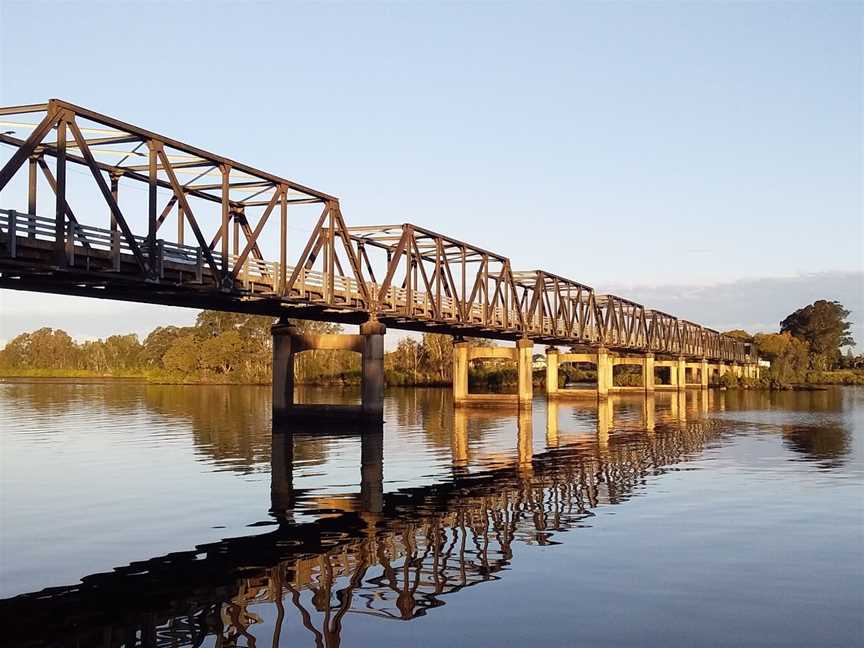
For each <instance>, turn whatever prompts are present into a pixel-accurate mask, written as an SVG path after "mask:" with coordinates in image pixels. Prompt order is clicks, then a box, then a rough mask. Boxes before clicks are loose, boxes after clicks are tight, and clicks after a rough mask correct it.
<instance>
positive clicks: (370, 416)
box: [270, 320, 386, 423]
mask: <svg viewBox="0 0 864 648" xmlns="http://www.w3.org/2000/svg"><path fill="white" fill-rule="evenodd" d="M270 332H271V334H272V336H273V420H274V421H284V420H288V419H292V418H307V419H308V418H322V419H342V420H351V421H362V422H367V423H380V422H381V421H383V418H384V334H385V333H386V329H385V327H384V326H383V325H382V324H380V323H379V322H376V321H369V322H366V323H364V324H361V325H360V334H359V335H348V334H333V335H308V334H304V333H299V332H298V331H297V329H296V327H294V326H293V325H292V324H291V323H290V322H289V321H287V320H281V321H280V322H279V323H278V324H275V325H274V326H273V327H272V328H271V329H270ZM313 350H338V351H353V352H355V353H359V354H360V357H361V363H360V364H361V369H360V371H361V388H360V391H361V394H362V397H361V404H360V405H359V406H356V405H329V404H327V405H317V404H316V405H308V404H298V403H295V402H294V357H295V356H296V355H297V354H298V353H302V352H303V351H313Z"/></svg>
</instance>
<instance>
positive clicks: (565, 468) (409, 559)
mask: <svg viewBox="0 0 864 648" xmlns="http://www.w3.org/2000/svg"><path fill="white" fill-rule="evenodd" d="M700 397H701V396H700V393H699V392H697V393H690V394H687V393H683V395H681V396H679V395H677V394H675V395H672V394H669V395H666V394H664V395H658V396H657V397H656V401H655V400H654V399H628V398H627V397H621V398H617V397H616V398H612V399H609V400H607V401H605V402H604V403H602V404H601V407H600V411H599V412H598V411H597V408H596V407H595V408H594V410H593V412H592V410H591V409H590V408H589V407H588V405H587V403H586V404H585V405H582V404H576V405H575V406H574V407H572V408H570V407H568V409H567V411H568V412H569V413H570V415H571V416H573V417H574V418H576V419H579V418H585V419H586V420H587V419H590V418H592V417H596V434H585V433H584V432H582V433H581V434H574V433H572V432H571V430H572V427H569V423H568V422H567V421H566V420H565V421H563V422H562V421H559V420H558V419H559V416H558V413H556V412H555V411H554V410H555V407H554V406H553V408H552V409H551V410H550V415H549V417H548V425H547V429H546V445H547V446H548V447H547V449H546V451H545V452H543V453H541V454H537V455H534V456H533V457H532V456H531V448H532V446H533V437H534V431H533V421H532V419H531V417H530V416H525V415H524V413H523V414H522V415H521V416H519V417H518V419H517V420H518V426H517V439H516V446H517V452H516V453H515V456H514V454H512V453H511V454H510V456H509V459H508V458H506V457H504V456H503V455H502V456H491V455H490V456H483V455H482V453H479V452H475V450H474V449H473V448H472V447H471V443H470V442H469V438H470V435H471V432H472V428H473V427H474V426H480V427H482V426H483V425H484V424H485V423H486V422H492V423H494V422H495V418H496V415H494V414H493V413H492V412H490V411H488V410H487V411H486V413H485V414H483V415H480V414H478V415H477V416H471V417H470V418H468V417H466V416H465V415H464V413H465V410H464V409H462V408H456V409H455V412H454V413H453V414H452V416H453V417H454V420H453V425H452V436H451V449H452V456H453V463H454V477H453V479H452V480H450V481H448V482H446V483H443V484H437V485H432V486H426V487H418V488H411V489H406V490H402V491H398V492H395V493H386V494H385V493H384V488H383V481H382V480H383V470H382V466H383V444H382V436H381V434H380V433H376V432H371V433H369V432H367V433H365V434H363V435H362V437H361V439H362V440H361V443H362V452H361V463H362V466H361V488H360V493H359V494H355V495H350V496H345V497H333V498H326V499H325V498H320V499H316V500H314V504H315V505H316V506H317V508H318V511H319V514H320V517H319V519H317V520H316V521H314V522H310V523H305V524H295V523H293V522H292V521H291V514H292V510H293V509H294V506H295V501H294V498H295V494H296V492H297V491H296V489H295V486H294V483H293V481H294V480H293V468H292V467H293V461H294V459H295V456H296V455H298V454H302V453H304V452H306V450H305V449H304V446H305V445H306V444H308V443H313V444H314V443H317V442H318V440H317V439H315V438H311V437H308V436H305V435H303V434H302V433H300V432H299V431H296V430H295V432H294V433H290V432H277V433H275V434H273V435H272V444H273V445H272V455H271V462H272V479H271V495H272V501H271V508H272V512H273V514H274V516H275V518H276V528H275V529H273V530H272V531H269V532H267V533H264V534H262V535H257V536H251V537H243V538H234V539H228V540H224V541H221V542H217V543H213V544H208V545H201V546H198V547H196V548H195V549H194V550H190V551H185V552H177V553H172V554H169V555H166V556H160V557H157V558H152V559H149V560H146V561H142V562H136V563H132V564H131V565H128V566H126V567H121V568H117V569H115V570H114V571H113V572H111V573H105V574H94V575H91V576H88V577H85V578H84V579H82V582H81V584H79V585H76V586H71V587H63V588H52V589H48V590H44V591H42V592H38V593H33V594H25V595H22V596H18V597H15V598H13V599H7V600H6V601H3V602H2V603H0V609H2V610H3V614H4V618H6V619H14V620H15V623H14V625H13V626H11V628H7V630H6V635H5V639H6V640H7V641H10V642H12V643H14V644H15V645H17V646H40V645H53V643H55V642H57V643H60V644H61V645H67V644H69V645H101V646H106V647H108V646H118V647H119V646H166V647H167V646H198V645H201V644H202V642H203V641H204V639H205V638H206V637H213V636H215V637H220V638H221V643H219V644H217V645H221V646H232V645H252V642H251V638H252V637H255V636H257V637H258V639H259V640H261V639H262V636H263V635H262V633H263V634H267V635H268V641H269V637H270V636H272V637H273V641H274V645H276V643H277V642H278V637H279V636H280V633H281V632H282V626H283V625H284V624H285V623H286V615H288V614H296V615H299V617H296V618H299V620H300V623H302V625H303V626H304V627H305V628H306V629H307V630H308V632H309V633H310V636H311V637H312V638H313V640H314V642H315V643H316V645H320V646H335V645H338V644H339V640H340V633H341V627H342V624H343V623H344V622H345V620H346V619H347V618H350V617H349V615H357V614H362V615H371V616H375V617H380V618H385V619H402V620H408V619H413V618H416V617H418V616H422V615H425V614H427V613H428V612H429V611H430V610H431V609H433V608H435V607H438V606H441V605H444V604H445V602H447V601H448V600H449V598H450V597H451V596H452V595H454V594H456V593H457V592H458V591H460V590H461V589H464V588H466V587H470V586H473V585H476V584H478V583H482V582H486V581H490V580H497V579H499V578H506V575H505V574H506V572H505V571H504V570H505V568H506V567H507V565H508V564H509V563H510V562H511V561H512V560H514V552H513V548H514V545H515V544H517V543H524V544H529V545H534V544H536V545H551V544H557V543H559V542H560V540H561V538H560V537H559V535H558V534H559V532H562V531H566V530H568V529H573V528H576V527H578V526H580V525H583V524H585V523H586V520H588V519H590V518H591V517H592V516H593V513H592V509H595V508H596V507H598V506H601V505H605V504H613V505H614V504H619V503H621V502H623V501H625V500H627V499H628V498H629V497H631V496H632V494H633V493H634V490H635V489H636V488H641V487H644V486H645V478H646V477H647V476H649V475H657V474H661V473H663V472H664V471H665V470H666V469H667V468H668V467H670V466H673V465H674V464H677V463H679V462H682V461H687V460H688V459H689V458H692V457H694V456H696V455H698V454H699V453H700V452H702V450H703V449H704V448H705V447H706V444H709V443H711V442H713V441H715V440H717V439H719V438H720V437H721V436H722V434H723V430H728V429H729V425H727V424H724V425H723V427H722V428H721V427H718V426H717V425H714V424H712V423H711V421H708V420H705V419H702V418H700V417H699V412H700V410H701V409H702V408H703V407H704V406H703V404H702V403H701V401H700V400H699V399H700ZM682 401H683V402H682ZM643 403H648V404H649V405H650V407H649V406H648V405H643ZM705 406H707V404H706V405H705ZM561 409H562V410H563V409H564V407H563V406H562V408H561ZM649 410H650V411H649ZM522 412H524V410H522ZM595 412H596V414H595ZM619 414H620V417H619ZM506 418H507V417H506V415H502V414H501V412H498V413H497V419H498V422H500V421H501V420H506ZM561 418H565V417H563V416H562V417H561ZM652 427H653V429H650V428H652ZM469 463H470V464H471V465H477V464H478V463H479V464H481V465H483V466H484V467H488V468H486V469H484V470H480V471H477V472H474V473H470V474H469V472H468V470H467V466H468V464H469ZM76 642H77V644H76Z"/></svg>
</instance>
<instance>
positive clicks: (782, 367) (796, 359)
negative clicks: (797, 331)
mask: <svg viewBox="0 0 864 648" xmlns="http://www.w3.org/2000/svg"><path fill="white" fill-rule="evenodd" d="M754 341H755V343H756V346H757V347H758V349H759V355H761V356H763V357H764V358H766V359H768V360H770V361H771V369H770V370H769V371H768V372H767V377H768V378H772V379H774V380H775V381H776V382H778V383H780V384H784V385H788V384H790V383H795V382H802V381H803V380H804V379H805V377H806V373H807V366H808V364H809V359H810V354H809V350H810V349H809V345H808V344H807V342H805V341H804V340H801V339H799V338H796V337H794V336H793V335H792V334H790V333H757V334H756V336H755V338H754Z"/></svg>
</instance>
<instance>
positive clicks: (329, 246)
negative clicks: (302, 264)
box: [324, 205, 336, 303]
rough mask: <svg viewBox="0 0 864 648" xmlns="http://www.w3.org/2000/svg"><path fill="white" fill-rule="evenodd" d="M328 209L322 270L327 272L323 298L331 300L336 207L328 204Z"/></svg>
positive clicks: (333, 288) (334, 258) (334, 262)
mask: <svg viewBox="0 0 864 648" xmlns="http://www.w3.org/2000/svg"><path fill="white" fill-rule="evenodd" d="M328 211H329V218H328V221H329V223H330V224H329V225H328V227H327V239H326V242H325V246H326V247H325V250H324V255H325V256H324V258H325V263H324V268H325V269H324V271H325V272H326V273H327V275H326V277H325V281H326V282H327V284H326V286H327V289H326V293H327V295H326V297H325V299H326V300H327V301H328V302H331V303H332V301H333V298H334V291H335V289H336V278H335V276H334V274H335V266H336V245H335V241H334V234H335V232H336V209H335V208H334V207H333V205H330V209H329V210H328Z"/></svg>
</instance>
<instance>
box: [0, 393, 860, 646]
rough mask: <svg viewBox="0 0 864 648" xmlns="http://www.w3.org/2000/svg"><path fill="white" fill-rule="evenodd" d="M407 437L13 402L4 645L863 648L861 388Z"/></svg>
mask: <svg viewBox="0 0 864 648" xmlns="http://www.w3.org/2000/svg"><path fill="white" fill-rule="evenodd" d="M301 398H302V399H303V400H305V401H306V402H348V401H352V400H356V398H357V394H356V393H353V392H351V391H350V390H332V389H305V390H303V392H302V394H301ZM385 419H386V423H385V424H384V428H383V432H380V431H378V432H376V431H371V432H370V431H362V430H356V429H350V428H345V427H344V426H341V427H340V426H336V425H333V424H326V425H325V424H318V425H310V424H304V425H292V426H290V427H286V428H284V429H280V430H277V431H276V432H275V433H274V431H273V430H272V428H271V423H270V394H269V389H268V388H266V387H241V386H237V387H233V386H232V387H224V386H212V387H210V386H208V387H204V386H159V385H147V384H141V383H135V382H122V381H108V382H98V381H94V382H63V381H56V382H50V381H29V382H28V381H20V382H15V381H8V382H5V383H2V384H0V453H2V456H0V462H2V463H0V524H2V534H0V598H2V600H0V611H2V618H3V620H4V627H3V631H2V633H0V645H8V646H16V647H19V648H21V647H25V648H26V647H30V646H34V647H35V646H54V645H62V646H67V645H68V646H105V647H108V646H166V647H167V646H173V647H179V646H212V647H216V646H220V647H228V646H255V645H257V646H268V647H269V646H304V645H308V646H327V647H330V646H336V645H343V646H412V647H417V646H442V645H450V646H462V645H472V646H533V645H543V646H574V645H586V646H588V645H590V646H742V645H747V646H756V645H758V646H807V647H815V646H843V647H846V646H856V645H864V389H861V388H842V389H841V388H833V389H828V390H825V391H814V392H774V393H769V392H736V391H725V392H724V391H717V390H711V391H706V392H700V391H698V390H696V391H689V392H687V393H686V394H680V395H679V394H677V393H670V392H658V393H657V394H656V395H654V396H653V397H652V398H648V399H646V398H643V397H641V396H639V395H629V394H628V395H626V396H613V397H611V398H610V399H608V401H606V402H604V403H602V404H601V405H599V406H598V403H597V402H596V400H592V399H587V398H586V399H583V400H561V401H558V402H550V403H547V402H546V400H545V399H543V398H535V400H534V406H533V410H532V411H530V412H526V411H525V410H524V409H523V410H522V411H521V412H520V411H518V410H517V409H515V408H507V407H504V408H498V409H482V408H472V409H467V410H466V409H461V408H460V409H456V410H455V411H454V408H453V406H452V402H451V398H450V393H449V391H448V390H446V389H391V390H389V391H388V393H387V396H386V401H385Z"/></svg>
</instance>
